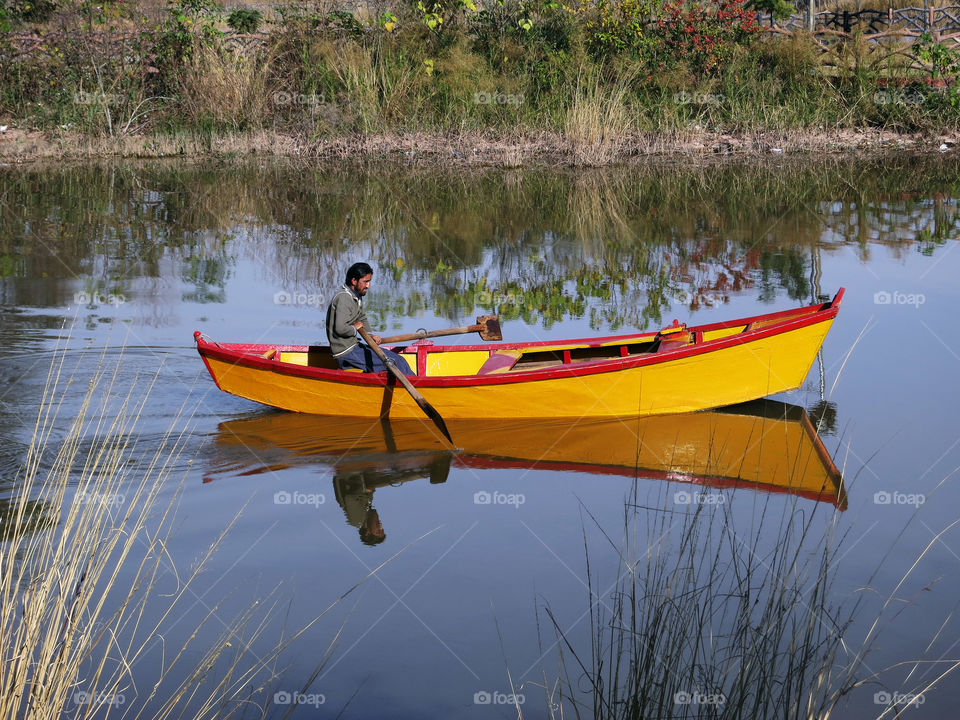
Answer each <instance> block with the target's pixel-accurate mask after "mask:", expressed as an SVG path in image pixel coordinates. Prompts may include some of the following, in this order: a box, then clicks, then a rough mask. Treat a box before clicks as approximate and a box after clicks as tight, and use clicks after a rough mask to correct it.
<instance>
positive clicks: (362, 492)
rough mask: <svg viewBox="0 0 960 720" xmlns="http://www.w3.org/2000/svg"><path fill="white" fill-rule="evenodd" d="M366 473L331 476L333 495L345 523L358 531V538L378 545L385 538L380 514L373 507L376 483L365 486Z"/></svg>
mask: <svg viewBox="0 0 960 720" xmlns="http://www.w3.org/2000/svg"><path fill="white" fill-rule="evenodd" d="M365 474H366V473H363V472H361V473H356V474H351V475H346V476H343V475H338V476H336V477H334V478H333V488H334V495H335V496H336V498H337V502H338V503H340V507H341V508H343V514H344V515H346V516H347V523H348V524H350V525H353V527H355V528H357V529H358V530H359V531H360V540H361V542H363V544H364V545H378V544H380V543H382V542H383V541H384V540H386V538H387V534H386V533H385V532H384V530H383V525H381V524H380V516H379V515H377V511H376V509H375V508H374V507H373V491H374V489H375V488H376V485H372V486H371V487H367V485H366V483H364V475H365Z"/></svg>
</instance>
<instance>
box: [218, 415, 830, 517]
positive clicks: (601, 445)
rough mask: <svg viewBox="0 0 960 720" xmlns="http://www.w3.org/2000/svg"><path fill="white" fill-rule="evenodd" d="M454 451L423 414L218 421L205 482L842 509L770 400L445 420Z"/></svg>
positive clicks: (807, 439)
mask: <svg viewBox="0 0 960 720" xmlns="http://www.w3.org/2000/svg"><path fill="white" fill-rule="evenodd" d="M449 426H450V430H451V433H452V434H453V436H454V437H455V438H456V439H457V441H458V443H460V444H461V445H462V447H461V448H460V449H457V450H455V451H450V450H449V449H448V446H447V445H446V443H445V442H444V441H443V439H442V438H441V437H440V436H439V434H438V433H437V431H436V428H435V427H434V426H433V424H432V423H431V422H430V421H429V420H427V419H426V418H422V419H416V418H414V419H410V420H400V421H398V420H378V419H374V420H369V419H362V418H338V417H329V416H316V415H307V414H295V413H267V414H263V415H259V416H257V417H253V418H248V419H240V420H230V421H227V422H223V423H221V424H220V428H219V433H218V435H217V437H216V440H215V449H214V452H213V455H212V457H211V467H210V468H209V469H208V472H207V477H206V480H208V481H209V480H213V479H215V478H217V477H223V476H226V475H233V476H236V475H252V474H259V473H269V472H277V471H281V470H283V469H286V468H288V467H295V466H301V465H310V464H321V465H327V466H330V467H331V468H332V472H333V476H334V487H335V491H336V493H337V496H338V497H339V496H340V495H343V494H345V493H348V492H350V491H351V490H350V488H353V489H356V488H357V487H360V488H361V489H362V490H363V491H364V492H370V491H372V490H373V489H375V488H377V487H382V486H385V485H395V484H397V483H399V482H404V481H407V480H413V479H419V478H425V477H429V478H430V480H431V482H434V483H437V482H443V481H444V480H446V478H447V473H448V472H449V470H450V467H451V466H453V467H460V468H477V469H482V468H516V469H530V470H555V471H561V472H583V473H590V474H594V475H620V476H624V477H630V478H651V479H662V480H668V481H673V482H679V483H693V484H697V485H706V486H712V487H738V488H745V489H750V490H761V491H767V492H782V493H789V494H792V495H798V496H801V497H805V498H809V499H812V500H817V501H822V502H829V503H832V504H833V505H835V506H837V507H838V508H840V509H845V508H846V506H847V498H846V494H845V492H844V490H843V487H842V481H841V476H840V472H839V471H838V470H837V468H836V466H835V465H834V463H833V461H832V460H831V459H830V456H829V454H828V453H827V451H826V449H825V448H824V446H823V443H822V442H821V440H820V437H819V436H818V435H817V432H816V430H815V429H814V427H813V425H812V424H811V422H810V418H809V416H808V415H807V413H806V411H805V410H804V409H803V408H801V407H798V406H796V405H788V404H785V403H781V402H776V401H772V400H760V401H755V402H752V403H746V404H742V405H736V406H733V407H728V408H722V409H719V410H715V411H707V412H698V413H693V414H685V415H664V416H657V417H632V418H585V419H579V420H573V421H570V420H543V421H536V422H531V421H527V420H523V421H518V420H497V421H485V420H476V419H463V420H454V421H451V422H450V424H449Z"/></svg>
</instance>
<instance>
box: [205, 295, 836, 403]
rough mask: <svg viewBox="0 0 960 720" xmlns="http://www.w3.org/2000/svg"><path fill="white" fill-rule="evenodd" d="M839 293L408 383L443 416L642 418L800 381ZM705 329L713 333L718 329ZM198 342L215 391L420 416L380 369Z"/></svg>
mask: <svg viewBox="0 0 960 720" xmlns="http://www.w3.org/2000/svg"><path fill="white" fill-rule="evenodd" d="M841 295H842V291H841V293H840V294H838V296H837V298H836V299H835V300H834V302H833V303H828V304H826V305H824V306H812V307H811V308H809V310H810V312H809V313H804V314H800V312H799V311H796V312H795V313H794V315H793V316H792V317H788V318H784V319H783V320H782V321H780V320H777V318H775V317H774V318H773V319H771V320H763V318H766V317H768V316H760V317H759V319H758V318H748V319H746V320H751V321H754V323H753V324H756V325H762V328H761V329H758V330H753V331H749V332H738V333H736V334H733V335H730V336H728V337H720V338H718V339H716V340H712V341H709V342H701V343H699V344H697V343H694V344H690V345H685V346H683V347H682V348H679V349H676V350H670V351H667V352H657V353H649V354H646V355H637V356H631V357H624V358H622V359H619V358H615V359H611V360H604V361H598V362H586V363H580V364H567V365H560V366H558V367H555V368H546V369H542V370H528V371H523V372H515V373H502V374H497V375H471V376H453V377H412V378H411V380H412V381H413V384H414V385H415V386H416V387H417V389H418V390H419V391H420V392H421V393H422V394H423V396H424V397H425V398H426V400H427V401H428V402H429V403H430V404H431V405H433V406H434V407H435V408H436V409H437V411H438V412H439V413H440V414H441V415H442V416H443V417H444V418H445V419H447V420H453V419H462V418H516V419H540V418H590V417H595V418H602V417H622V416H643V415H660V414H675V413H685V412H692V411H696V410H704V409H710V408H715V407H721V406H725V405H732V404H735V403H740V402H746V401H749V400H755V399H759V398H763V397H766V396H769V395H772V394H775V393H779V392H784V391H787V390H792V389H795V388H798V387H800V385H801V384H802V383H803V381H804V379H805V378H806V375H807V373H808V372H809V370H810V367H811V365H812V364H813V361H814V359H815V358H816V354H817V352H818V350H819V349H820V347H821V345H822V344H823V341H824V338H825V337H826V335H827V333H828V332H829V330H830V327H831V325H832V322H833V319H834V318H835V316H836V311H837V307H838V306H839V298H840V296H841ZM736 322H741V323H744V326H745V327H750V326H751V323H750V322H744V321H742V320H741V321H736ZM763 323H766V324H765V325H763ZM730 325H731V326H733V323H731V324H730ZM704 328H705V329H706V333H711V332H716V333H718V334H719V330H718V329H717V328H716V326H704ZM711 328H713V329H711ZM696 330H697V329H696V328H690V332H695V331H696ZM701 332H702V331H701ZM636 337H639V336H636ZM604 340H607V341H608V344H609V339H604ZM571 342H577V341H571ZM197 343H198V350H199V351H200V354H201V356H202V357H203V359H204V361H205V362H206V364H207V367H208V369H209V371H210V374H211V376H212V377H213V379H214V380H215V381H216V383H217V385H218V386H219V387H220V389H221V390H224V391H226V392H229V393H232V394H234V395H238V396H240V397H243V398H247V399H249V400H253V401H256V402H258V403H262V404H264V405H269V406H272V407H276V408H280V409H283V410H290V411H294V412H302V413H314V414H321V415H339V416H348V417H364V418H376V417H382V416H389V417H392V418H397V419H403V418H418V417H421V415H422V411H421V409H420V408H419V406H418V405H417V404H416V403H415V402H414V401H413V400H412V399H411V398H410V396H409V395H408V394H407V393H406V392H405V391H404V390H403V388H402V387H397V386H395V384H394V381H393V379H392V378H391V377H389V376H387V375H386V374H355V373H346V372H343V371H337V370H329V369H324V368H316V367H297V366H290V365H289V364H288V363H277V362H276V361H274V360H267V359H264V358H262V357H260V356H259V355H257V354H255V353H254V352H252V351H249V352H241V351H238V350H235V349H232V348H231V346H220V345H218V344H217V343H212V342H209V341H206V340H205V339H204V338H203V337H202V336H200V335H199V334H197ZM238 347H239V346H238ZM243 347H245V348H250V347H253V348H256V349H262V348H269V347H270V346H243ZM488 347H489V346H488Z"/></svg>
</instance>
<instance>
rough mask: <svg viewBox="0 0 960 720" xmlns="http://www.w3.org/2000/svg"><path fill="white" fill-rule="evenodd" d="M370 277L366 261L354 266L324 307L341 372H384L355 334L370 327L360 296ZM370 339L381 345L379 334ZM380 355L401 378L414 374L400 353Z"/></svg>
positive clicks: (388, 351)
mask: <svg viewBox="0 0 960 720" xmlns="http://www.w3.org/2000/svg"><path fill="white" fill-rule="evenodd" d="M372 278H373V268H371V267H370V266H369V265H368V264H367V263H365V262H358V263H354V264H353V265H351V266H350V268H349V269H348V270H347V278H346V282H344V284H343V286H342V287H341V288H340V289H339V290H337V292H336V293H335V294H334V296H333V299H332V300H331V301H330V307H328V308H327V341H328V342H329V343H330V353H331V354H332V355H333V357H334V358H335V359H336V361H337V365H338V366H339V367H340V369H341V370H344V369H346V368H360V369H361V370H363V371H364V372H384V371H385V370H386V369H387V368H386V366H385V365H384V364H383V362H382V361H381V360H380V358H378V357H377V355H376V353H374V352H373V350H372V349H370V347H369V346H367V345H366V344H361V342H360V338H359V336H358V333H357V330H358V329H359V328H361V327H363V328H367V329H369V327H370V325H369V323H368V322H367V316H366V314H364V312H363V296H364V295H366V294H367V290H368V289H369V287H370V281H371V279H372ZM371 337H372V339H373V341H374V342H375V343H378V344H379V343H380V336H379V335H371ZM381 349H382V348H381ZM383 354H384V355H386V356H387V357H388V358H390V359H391V360H392V361H393V363H394V365H396V366H397V369H399V370H400V372H402V373H403V374H404V375H413V374H414V373H413V371H412V370H410V366H409V365H408V364H407V361H406V360H404V359H403V357H402V356H400V355H399V354H397V353H395V352H392V351H390V350H383Z"/></svg>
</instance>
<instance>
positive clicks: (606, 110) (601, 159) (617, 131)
mask: <svg viewBox="0 0 960 720" xmlns="http://www.w3.org/2000/svg"><path fill="white" fill-rule="evenodd" d="M632 79H633V76H626V77H620V78H619V79H618V80H617V81H616V82H614V83H612V84H606V83H604V82H603V81H602V79H601V77H600V73H598V72H588V71H585V70H583V69H581V70H580V71H579V72H578V73H577V85H576V87H575V88H574V91H573V95H572V97H571V100H570V105H569V106H568V108H567V111H566V115H565V117H564V119H563V134H564V138H565V139H566V141H567V143H568V145H569V147H570V152H571V154H572V156H573V161H574V164H576V165H603V164H605V163H608V162H610V161H611V159H612V158H614V157H615V156H616V155H618V154H619V152H620V149H621V148H622V147H623V146H624V145H625V144H626V142H627V141H628V139H629V135H630V131H631V129H632V122H631V118H630V113H629V111H628V109H627V104H626V98H627V97H628V94H629V91H630V83H631V80H632Z"/></svg>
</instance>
